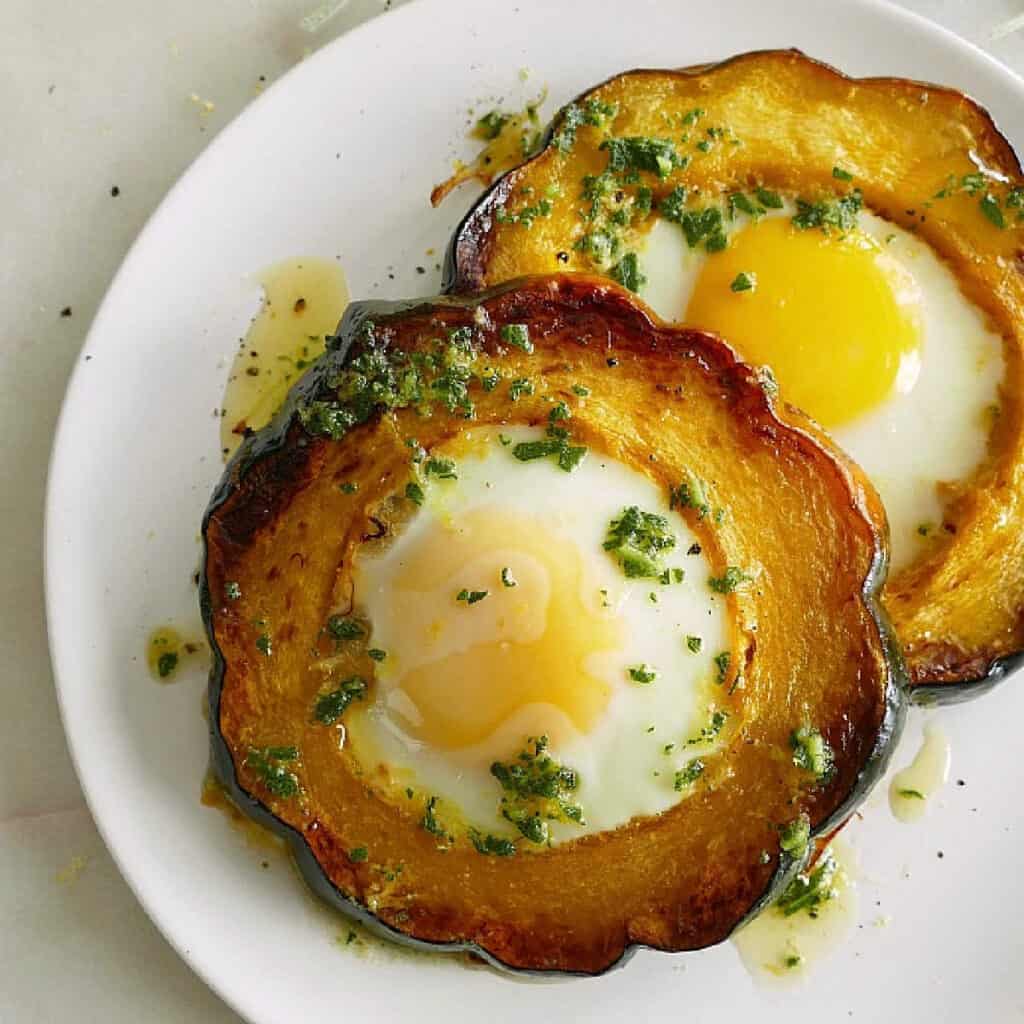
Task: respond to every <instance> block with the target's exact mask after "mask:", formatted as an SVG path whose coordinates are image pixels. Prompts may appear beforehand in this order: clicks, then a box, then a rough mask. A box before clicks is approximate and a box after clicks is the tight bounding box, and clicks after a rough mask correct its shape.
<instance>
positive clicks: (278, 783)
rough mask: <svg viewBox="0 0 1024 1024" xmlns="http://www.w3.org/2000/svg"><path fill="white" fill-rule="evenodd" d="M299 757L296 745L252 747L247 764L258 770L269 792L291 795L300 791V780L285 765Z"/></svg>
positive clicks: (247, 755) (284, 795) (278, 794)
mask: <svg viewBox="0 0 1024 1024" xmlns="http://www.w3.org/2000/svg"><path fill="white" fill-rule="evenodd" d="M298 757H299V752H298V750H297V749H296V748H295V747H263V748H262V749H257V748H255V747H250V748H249V753H248V754H246V757H245V765H246V767H247V768H251V769H252V770H253V771H254V772H256V774H257V775H258V776H259V777H260V781H261V782H262V783H263V785H264V786H265V787H266V789H267V792H268V793H270V794H272V795H273V796H279V797H291V796H295V794H296V793H298V791H299V780H298V777H297V776H296V775H295V773H294V772H292V771H289V770H288V769H287V768H285V767H284V766H285V765H286V764H288V763H290V762H292V761H296V760H298Z"/></svg>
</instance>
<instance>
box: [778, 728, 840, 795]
mask: <svg viewBox="0 0 1024 1024" xmlns="http://www.w3.org/2000/svg"><path fill="white" fill-rule="evenodd" d="M789 745H790V746H791V747H792V748H793V764H795V765H796V766H797V768H800V769H802V770H803V771H805V772H809V773H810V774H811V775H813V776H814V777H815V778H816V779H817V780H818V781H819V782H820V781H821V780H823V779H826V778H828V776H829V775H831V774H832V771H833V769H834V767H835V757H834V755H833V753H832V748H831V746H829V744H828V741H827V740H826V739H825V737H824V736H822V735H821V733H820V732H818V730H817V729H812V728H811V727H810V726H806V725H804V726H801V727H800V728H799V729H795V730H794V731H793V734H792V735H791V736H790V737H789Z"/></svg>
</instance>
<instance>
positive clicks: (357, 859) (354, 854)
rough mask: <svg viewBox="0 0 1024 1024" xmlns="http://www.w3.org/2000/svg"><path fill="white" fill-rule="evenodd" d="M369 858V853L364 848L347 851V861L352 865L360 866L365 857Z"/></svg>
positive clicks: (358, 847)
mask: <svg viewBox="0 0 1024 1024" xmlns="http://www.w3.org/2000/svg"><path fill="white" fill-rule="evenodd" d="M369 856H370V851H369V850H367V848H366V847H365V846H355V847H353V848H352V849H351V850H349V851H348V859H349V860H350V861H352V863H353V864H362V863H363V861H364V860H366V858H367V857H369Z"/></svg>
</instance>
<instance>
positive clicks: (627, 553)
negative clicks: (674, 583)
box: [604, 505, 676, 579]
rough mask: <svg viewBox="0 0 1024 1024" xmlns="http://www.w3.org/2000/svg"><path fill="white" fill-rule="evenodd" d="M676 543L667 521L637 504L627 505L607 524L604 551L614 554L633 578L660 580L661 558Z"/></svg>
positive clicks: (626, 572) (627, 573)
mask: <svg viewBox="0 0 1024 1024" xmlns="http://www.w3.org/2000/svg"><path fill="white" fill-rule="evenodd" d="M675 546H676V535H675V534H674V533H673V532H672V530H671V528H670V526H669V522H668V520H667V519H666V518H665V517H664V516H661V515H657V514H655V513H653V512H641V511H640V509H639V508H637V507H636V506H635V505H631V506H629V507H628V508H624V509H623V510H622V512H621V514H620V515H619V517H618V518H617V519H613V520H612V521H611V523H610V524H609V525H608V535H607V537H606V539H605V542H604V550H605V551H608V552H610V553H612V554H613V555H614V556H615V558H616V560H617V561H618V563H619V565H620V566H621V568H622V570H623V572H624V573H625V574H626V576H627V577H628V578H630V579H637V578H648V579H657V578H658V575H659V573H660V570H661V566H660V565H659V561H660V559H661V558H662V557H663V556H664V554H665V553H666V552H668V551H671V550H672V549H673V548H674V547H675Z"/></svg>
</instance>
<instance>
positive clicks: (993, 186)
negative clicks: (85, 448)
mask: <svg viewBox="0 0 1024 1024" xmlns="http://www.w3.org/2000/svg"><path fill="white" fill-rule="evenodd" d="M588 101H595V102H599V103H602V104H609V105H614V106H615V107H616V108H617V111H618V112H617V114H616V115H615V117H614V120H613V121H612V122H611V127H609V128H607V129H606V128H604V127H602V128H598V127H593V126H588V125H586V124H583V125H581V126H580V127H579V128H578V130H577V131H576V137H575V143H574V145H573V146H572V148H571V151H570V152H568V153H566V152H562V151H560V150H559V148H558V146H557V145H556V144H555V141H554V140H555V139H557V137H558V133H559V130H560V128H561V126H562V125H563V124H564V121H565V117H566V113H565V111H562V112H561V113H560V114H559V115H558V116H556V118H555V120H554V122H553V125H552V133H549V136H548V142H547V145H546V147H545V148H544V149H543V150H542V151H541V152H540V153H539V154H538V155H537V156H536V157H534V158H533V159H531V160H530V161H528V162H526V163H525V164H523V165H522V166H520V167H519V168H517V169H515V170H513V171H511V172H509V173H508V174H507V175H506V176H505V177H503V178H502V179H500V180H499V181H498V182H497V184H496V185H495V186H494V188H493V189H492V190H491V191H490V192H488V193H487V194H486V195H485V196H484V197H483V199H482V200H481V201H480V202H478V203H477V204H476V205H475V207H474V208H473V209H472V210H471V212H470V213H469V214H468V216H467V217H466V218H465V220H464V221H463V223H462V225H461V226H460V228H459V229H458V230H457V232H456V234H455V236H454V238H453V240H452V244H451V248H450V251H449V264H448V273H447V285H448V290H450V291H454V292H456V293H459V292H465V291H471V290H473V289H476V288H485V287H492V286H494V285H496V284H498V283H500V282H502V281H506V280H510V279H513V278H516V277H519V276H520V275H523V274H538V273H550V272H554V271H558V272H563V271H587V270H589V269H591V264H590V263H589V262H588V260H587V257H586V256H585V255H584V254H583V253H581V252H578V251H577V250H576V249H574V243H575V242H576V241H577V240H578V239H579V238H580V236H581V235H582V234H583V233H584V232H585V231H586V230H587V227H586V224H585V222H584V220H583V219H582V217H581V216H580V212H579V211H580V208H581V206H582V205H584V204H583V203H582V202H581V200H580V198H579V196H580V182H581V179H582V178H583V176H584V175H585V174H599V173H600V172H601V171H603V170H604V169H605V168H606V167H607V165H608V154H607V152H606V151H602V150H601V149H600V148H599V147H600V145H601V142H602V141H603V140H604V138H605V137H606V133H608V132H610V133H611V134H613V135H614V136H616V137H625V136H670V137H672V138H673V139H675V138H678V137H679V118H680V116H681V115H684V114H685V113H686V112H687V111H690V110H693V109H695V108H701V109H703V110H706V116H705V117H704V118H703V119H702V120H701V121H700V122H699V125H701V126H702V125H704V124H711V125H719V126H727V128H728V132H729V133H730V137H729V138H726V139H724V140H721V141H719V142H715V144H713V145H711V147H710V149H709V151H708V152H707V153H701V152H699V151H697V150H695V149H693V147H692V140H691V144H690V145H689V146H683V147H681V149H685V151H686V153H687V154H688V155H690V156H691V161H690V164H689V166H688V167H686V168H685V169H684V170H675V171H673V172H672V173H671V174H669V175H668V176H667V177H665V178H664V179H658V178H657V177H656V176H655V175H654V174H644V175H643V176H642V177H643V183H644V184H645V185H650V186H651V187H652V188H653V190H654V198H655V204H656V203H657V200H658V199H659V198H662V197H663V196H665V195H666V194H667V193H668V192H669V191H670V190H671V189H672V188H673V187H674V186H675V185H684V186H685V187H686V188H687V189H690V190H697V191H699V193H700V195H701V196H702V198H703V200H704V201H710V200H713V199H714V198H716V197H723V196H725V195H726V194H728V193H730V192H734V191H737V190H740V191H748V190H752V189H753V188H755V187H756V186H758V185H763V186H765V187H767V188H769V189H772V190H775V191H777V192H779V193H781V194H784V195H791V196H799V197H804V198H807V199H809V200H817V199H819V198H821V197H828V196H835V195H837V194H842V193H844V192H848V191H849V190H850V189H851V187H852V186H851V185H848V184H845V183H844V182H842V181H838V180H836V179H835V178H834V176H833V168H835V167H837V166H839V167H841V168H842V169H844V170H845V171H846V172H849V173H850V174H851V175H852V176H853V180H854V182H855V185H856V187H857V188H859V189H860V190H861V191H862V193H863V202H864V206H865V208H867V209H870V210H871V211H873V212H875V213H877V214H879V215H881V216H882V217H884V218H886V219H888V220H889V221H891V222H892V223H894V224H897V225H899V226H900V227H902V228H904V229H906V230H908V231H912V232H914V233H916V234H917V236H918V237H920V238H921V239H923V240H924V241H926V242H927V243H928V244H929V245H930V246H931V247H932V248H933V249H934V250H935V252H936V253H937V254H938V255H939V256H940V257H941V258H942V259H943V260H944V261H946V263H947V264H948V265H949V267H950V268H951V269H952V271H953V272H954V274H955V275H956V278H957V280H958V282H959V283H960V287H961V289H962V291H963V293H964V295H965V296H966V297H967V298H968V299H969V300H970V301H971V302H973V303H974V304H975V305H976V306H978V307H979V308H980V309H981V310H982V311H983V312H984V313H985V314H986V316H987V317H988V318H989V321H990V323H991V324H992V325H993V326H994V328H995V329H996V330H997V331H998V332H999V333H1000V334H1001V335H1002V336H1003V338H1004V339H1005V341H1004V357H1005V376H1004V381H1003V385H1002V389H1001V393H1000V395H999V416H998V420H997V422H996V425H995V427H994V428H993V430H992V432H991V435H990V440H989V457H988V458H987V460H986V461H985V462H984V463H983V464H982V465H981V466H980V467H979V469H978V470H977V472H976V473H975V475H974V476H973V477H972V478H971V479H968V480H964V481H961V482H958V483H957V484H955V485H953V486H951V487H950V488H949V489H948V491H949V493H948V496H947V504H946V511H945V517H944V522H943V529H942V530H940V531H939V536H938V537H937V538H936V539H935V542H934V543H933V544H932V545H931V546H930V547H929V549H928V550H927V551H926V552H924V553H923V554H922V555H921V557H919V558H918V559H917V560H916V561H914V562H913V563H912V564H910V565H909V566H907V567H906V568H905V569H903V570H901V571H900V572H899V573H896V574H894V575H893V576H892V577H891V578H890V580H889V582H888V584H887V586H886V589H885V593H884V603H885V606H886V608H887V610H888V612H889V614H890V616H891V618H892V620H893V623H894V625H895V628H896V631H897V634H898V636H899V637H900V640H901V642H902V644H903V648H904V651H905V656H906V659H907V665H908V671H909V674H910V678H911V682H912V684H914V685H915V686H916V687H918V688H919V690H918V696H919V698H922V699H940V700H958V699H963V698H964V697H966V696H971V695H973V694H974V693H977V692H981V691H983V690H984V689H987V688H988V686H990V685H991V684H992V683H993V682H995V681H997V680H998V679H1001V678H1002V677H1003V676H1005V675H1006V674H1007V672H1008V671H1009V669H1010V668H1012V667H1014V666H1015V665H1016V664H1017V662H1018V661H1020V660H1021V655H1020V652H1021V651H1022V649H1024V615H1022V610H1024V413H1022V408H1021V399H1020V396H1021V394H1022V393H1024V389H1022V385H1024V360H1022V351H1024V205H1022V204H1021V203H1020V202H1019V200H1020V199H1022V198H1024V192H1021V193H1017V196H1018V199H1016V200H1015V199H1013V198H1011V197H1012V196H1013V195H1014V190H1015V189H1019V188H1021V186H1022V185H1024V178H1022V174H1021V168H1020V165H1019V162H1018V160H1017V157H1016V156H1015V154H1014V152H1013V150H1012V149H1011V147H1010V145H1009V144H1008V143H1007V141H1006V140H1005V139H1004V138H1003V136H1002V135H1001V134H1000V133H999V131H998V130H997V129H996V127H995V125H994V124H993V122H992V119H991V118H990V117H989V115H988V114H987V113H986V112H985V111H984V110H983V109H982V108H981V107H979V106H978V105H977V104H976V103H974V102H972V101H971V100H970V99H968V98H967V97H965V96H964V95H962V94H961V93H958V92H955V91H954V90H951V89H946V88H941V87H937V86H933V85H926V84H922V83H919V82H913V81H907V80H904V79H896V78H876V79H851V78H848V77H846V76H844V75H842V74H841V73H839V72H838V71H836V70H834V69H833V68H830V67H828V66H826V65H824V64H821V63H819V62H817V61H814V60H811V59H809V58H808V57H806V56H804V55H803V54H801V53H799V52H796V51H766V52H759V53H749V54H744V55H742V56H738V57H735V58H733V59H731V60H728V61H725V62H724V63H721V64H715V65H709V66H702V67H698V68H692V69H686V70H680V71H667V70H666V71H653V70H652V71H631V72H627V73H624V74H621V75H618V76H616V77H615V78H612V79H610V80H609V81H607V82H605V83H603V84H602V85H599V86H597V87H596V88H594V89H592V90H590V91H588V92H587V93H585V94H584V95H583V96H581V97H580V98H579V99H578V100H576V101H575V104H576V106H577V108H582V107H583V106H584V105H585V104H586V103H587V102H588ZM702 130H703V129H702V128H701V127H697V128H694V129H693V131H694V132H701V131H702ZM731 136H735V138H736V139H738V140H740V143H741V144H739V145H732V144H730V143H731ZM696 137H697V136H695V138H696ZM966 175H981V179H982V181H981V184H980V185H979V186H978V189H964V188H962V187H961V185H960V183H961V182H962V181H963V179H964V176H966ZM951 181H952V182H953V183H954V187H953V188H952V190H951V191H950V194H949V195H948V196H947V197H945V198H936V194H937V193H939V192H941V191H943V190H945V189H948V187H949V184H950V182H951ZM986 195H991V196H993V197H995V199H996V200H997V201H998V202H997V205H998V206H999V213H998V215H996V214H993V216H994V217H995V218H996V220H999V219H1000V218H1001V219H1002V226H999V225H998V224H997V223H996V222H995V221H994V220H993V219H992V218H991V217H989V216H986V214H985V212H984V211H983V209H982V205H981V204H982V200H983V198H984V197H985V196H986ZM538 196H555V197H556V198H554V199H553V200H552V210H551V213H550V215H549V216H547V217H538V218H537V219H535V220H533V222H532V224H531V225H530V226H529V227H524V225H523V224H522V223H518V222H515V221H514V220H510V219H509V215H514V214H515V213H516V212H517V211H518V210H520V209H521V208H522V207H523V206H524V205H526V204H529V203H535V202H536V198H535V197H538ZM1015 204H1016V205H1015ZM650 222H651V221H650V220H648V222H647V224H646V226H647V227H649V224H650ZM644 229H645V228H644V226H641V227H640V229H639V230H644ZM695 326H700V325H699V324H698V325H695ZM741 354H742V353H741ZM951 386H954V385H953V383H952V382H951ZM783 397H785V395H783Z"/></svg>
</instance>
